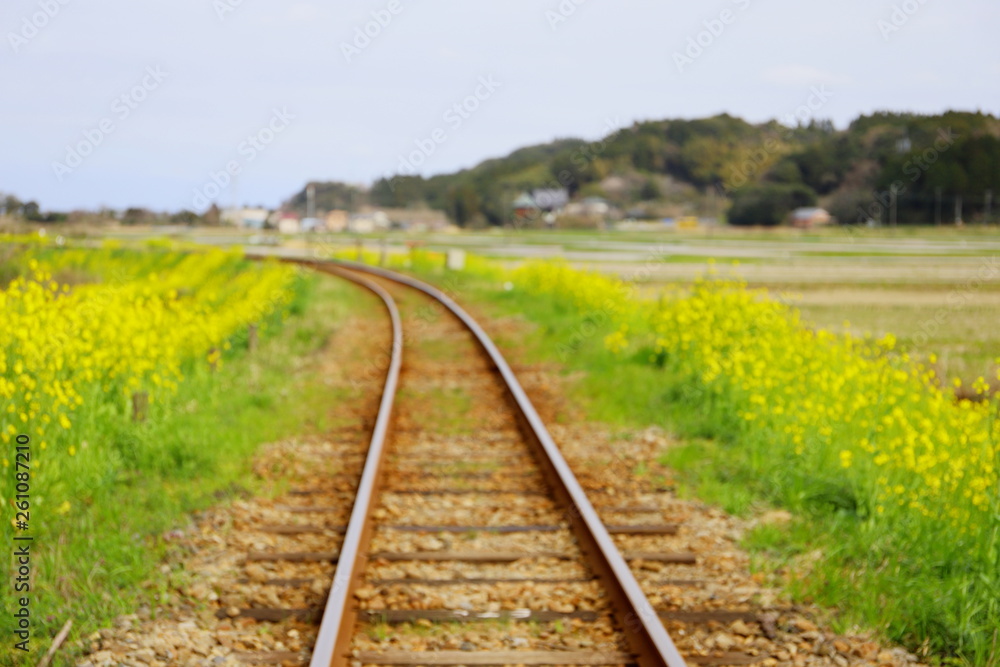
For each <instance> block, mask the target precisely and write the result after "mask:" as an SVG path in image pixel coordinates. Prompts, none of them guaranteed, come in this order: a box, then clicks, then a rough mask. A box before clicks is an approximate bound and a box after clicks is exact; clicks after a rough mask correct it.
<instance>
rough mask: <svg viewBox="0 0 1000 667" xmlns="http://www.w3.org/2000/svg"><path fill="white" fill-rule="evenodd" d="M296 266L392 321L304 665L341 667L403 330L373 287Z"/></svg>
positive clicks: (331, 269)
mask: <svg viewBox="0 0 1000 667" xmlns="http://www.w3.org/2000/svg"><path fill="white" fill-rule="evenodd" d="M301 263H302V264H304V265H307V266H311V267H312V268H315V269H317V270H319V271H323V272H324V273H331V274H334V275H337V276H340V277H342V278H346V279H347V280H350V281H352V282H355V283H357V284H358V285H361V286H362V287H364V288H366V289H369V290H371V291H372V292H374V293H375V294H376V295H377V296H378V297H379V298H380V299H382V303H383V304H385V307H386V310H387V311H388V312H389V317H390V319H391V320H392V355H391V359H390V362H389V369H388V371H387V373H386V379H385V386H384V388H383V390H382V401H381V403H380V404H379V411H378V417H377V418H376V420H375V428H374V429H372V437H371V442H370V444H369V446H368V456H367V457H366V459H365V467H364V470H363V471H362V472H361V482H360V484H359V485H358V493H357V497H356V498H355V500H354V507H353V508H352V509H351V518H350V520H349V521H348V524H347V531H346V533H345V534H344V543H343V546H341V548H340V556H339V559H338V561H339V562H338V565H337V571H336V573H335V575H334V579H333V586H332V587H331V588H330V594H329V596H328V597H327V600H326V608H325V610H324V611H323V621H322V623H321V624H320V629H319V635H318V637H317V638H316V646H315V648H314V649H313V657H312V661H311V662H310V663H309V664H310V665H311V666H312V667H327V666H328V665H330V664H332V663H334V662H339V663H341V664H346V662H347V655H346V648H345V649H343V650H341V649H342V647H347V646H349V645H350V643H351V634H352V632H353V630H354V623H355V620H356V616H357V613H356V611H355V608H354V605H353V604H352V602H353V596H354V590H355V589H356V587H357V584H358V581H359V579H360V577H361V576H362V574H363V569H364V562H365V559H366V557H367V554H368V548H369V544H370V543H371V530H372V509H374V508H373V503H374V501H375V498H376V497H377V495H378V487H379V482H380V480H381V471H382V464H383V462H384V461H385V444H386V436H387V435H388V432H389V425H390V421H391V419H392V409H393V403H394V401H395V397H396V388H397V386H398V384H399V371H400V368H401V366H402V363H403V327H402V321H401V320H400V317H399V310H398V309H397V308H396V302H395V301H393V299H392V296H391V295H390V294H389V293H388V292H386V291H385V290H384V289H382V287H380V286H379V285H377V284H375V283H373V282H372V281H370V280H366V279H365V278H362V277H360V276H357V275H355V274H353V273H349V272H347V271H342V270H340V269H338V268H337V267H335V266H332V265H329V264H322V263H319V262H301ZM338 652H339V654H338ZM337 659H339V660H337Z"/></svg>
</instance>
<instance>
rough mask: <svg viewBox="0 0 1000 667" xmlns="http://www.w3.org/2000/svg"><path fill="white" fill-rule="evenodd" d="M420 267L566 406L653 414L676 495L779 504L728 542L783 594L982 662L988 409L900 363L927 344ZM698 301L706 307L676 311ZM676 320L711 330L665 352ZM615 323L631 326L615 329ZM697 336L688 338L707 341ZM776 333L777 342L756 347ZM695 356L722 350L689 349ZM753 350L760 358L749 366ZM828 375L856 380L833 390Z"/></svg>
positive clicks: (988, 558) (990, 517)
mask: <svg viewBox="0 0 1000 667" xmlns="http://www.w3.org/2000/svg"><path fill="white" fill-rule="evenodd" d="M547 270H548V269H543V270H542V274H544V273H545V272H546V271H547ZM424 275H425V276H429V277H431V278H432V280H435V281H436V282H439V283H442V282H443V283H445V284H446V285H447V286H448V288H449V290H450V291H452V292H453V293H455V294H456V296H457V298H459V300H460V301H467V302H471V303H475V304H476V305H477V307H478V308H481V309H485V310H486V311H488V312H490V313H492V314H494V315H496V316H501V317H518V318H523V319H524V320H525V321H526V322H525V326H524V327H523V328H522V331H521V332H519V333H518V334H516V338H514V337H510V338H503V337H501V338H500V340H499V341H498V342H499V343H500V344H501V345H502V346H503V347H505V348H506V349H508V350H517V353H516V354H517V355H519V356H520V357H521V358H522V359H527V360H536V361H540V360H549V361H551V360H553V359H554V360H557V361H558V362H560V363H561V364H562V365H563V367H564V368H565V369H566V371H567V372H568V373H571V374H572V377H573V380H572V381H571V382H570V391H571V392H572V393H573V396H572V398H573V399H574V400H576V401H580V402H581V403H583V404H584V405H585V406H586V411H587V413H588V414H589V415H590V416H591V417H592V418H594V419H596V420H600V421H603V422H607V423H610V424H614V425H618V426H620V427H622V429H623V432H627V431H628V430H629V429H633V428H641V427H644V426H646V425H649V424H659V425H662V426H665V427H667V428H668V429H670V430H672V431H673V432H675V433H677V434H678V435H679V436H681V444H680V445H678V446H677V447H674V448H672V449H671V450H670V451H668V452H665V453H664V462H665V463H667V464H668V465H671V466H673V467H675V468H676V469H678V470H679V471H680V474H681V479H682V480H683V482H684V492H686V493H692V494H697V495H698V496H699V497H700V498H702V499H705V500H708V501H710V502H715V503H718V504H720V505H722V506H723V507H725V508H726V509H727V510H729V511H731V512H735V513H737V514H741V515H746V514H752V513H754V512H758V511H763V510H765V509H767V508H770V507H774V506H778V507H784V508H787V509H789V510H791V511H792V512H793V514H794V516H795V519H794V520H793V521H792V523H791V524H789V525H787V526H767V527H761V528H759V529H757V530H755V531H754V532H753V533H751V534H750V535H749V536H748V538H747V539H746V546H748V547H749V548H750V549H751V550H752V552H753V553H754V554H755V556H756V564H757V567H759V568H760V569H761V570H762V571H764V572H766V573H768V574H769V575H770V576H772V577H773V579H774V581H775V582H776V583H779V584H781V585H782V586H783V587H784V588H785V589H786V590H787V591H789V592H790V593H791V594H792V595H793V596H794V597H796V598H797V599H801V600H805V601H815V602H818V603H820V604H822V605H824V606H827V607H830V608H832V609H835V610H837V612H838V613H837V615H836V617H835V625H836V626H838V627H839V628H842V629H847V628H849V627H852V626H854V625H861V626H862V627H868V628H873V629H875V630H877V631H878V632H880V633H881V634H883V635H885V636H887V637H888V638H890V639H893V640H896V641H900V642H902V643H904V644H906V645H907V646H909V647H910V648H911V649H914V650H918V651H920V652H921V653H923V654H924V655H925V656H926V657H927V658H928V659H931V660H941V661H948V662H955V663H959V664H976V665H992V664H995V663H996V660H997V658H998V654H997V650H998V643H997V641H998V640H997V627H998V624H1000V579H998V576H997V574H998V570H997V553H998V549H997V540H998V527H1000V516H997V515H996V514H997V504H998V503H997V499H998V495H1000V494H998V491H997V488H996V470H997V469H998V468H1000V465H998V464H1000V461H997V460H991V459H990V458H989V457H990V454H992V455H993V456H994V457H996V456H997V451H998V448H997V444H996V430H997V429H996V423H995V421H994V420H995V414H996V413H995V407H996V406H995V404H993V405H992V406H991V407H990V410H994V411H993V412H992V413H989V414H988V413H987V412H986V411H985V408H982V409H981V408H974V407H973V406H972V405H971V404H968V403H966V404H963V405H956V404H955V403H954V399H953V398H951V397H950V394H949V393H948V391H949V390H948V389H947V388H945V389H944V391H941V390H939V389H935V388H933V387H932V386H930V385H929V384H928V382H929V380H928V377H929V376H927V374H926V369H924V370H920V371H918V370H917V362H915V361H914V360H912V359H910V358H908V357H907V356H906V353H907V352H912V353H914V354H916V353H920V354H922V355H928V354H929V352H930V351H929V350H926V349H924V350H903V351H900V350H898V349H897V350H891V349H890V348H892V347H894V345H893V343H892V341H891V340H890V339H883V341H882V343H881V345H879V344H876V343H875V341H869V342H867V343H866V342H863V341H860V340H854V341H853V342H847V339H843V338H842V337H839V336H832V335H830V336H827V335H821V336H815V335H813V334H810V333H808V330H807V329H806V327H804V326H803V325H801V324H797V323H796V322H795V316H794V313H793V312H792V311H790V310H788V309H786V308H784V307H778V308H777V309H776V310H770V307H768V308H765V310H763V311H758V310H756V309H757V306H756V305H754V303H755V301H754V299H745V298H744V297H745V296H746V295H742V296H740V295H738V294H737V296H738V298H737V300H736V301H733V302H728V301H727V300H726V299H727V298H728V297H726V298H721V296H720V295H719V294H715V295H713V294H711V293H710V294H708V295H707V296H705V298H704V299H703V300H701V301H697V300H696V301H691V299H690V296H691V294H690V291H689V290H688V289H685V290H684V291H682V292H679V293H675V294H674V295H673V296H672V297H671V298H669V299H667V300H666V301H664V302H661V304H660V306H659V307H656V308H652V307H651V308H652V310H646V311H645V312H641V313H639V314H638V315H636V312H637V311H635V310H633V308H632V306H623V305H622V304H617V305H614V306H612V307H611V308H604V307H602V306H599V305H598V306H595V305H594V304H598V303H600V298H599V297H598V299H597V300H596V301H594V302H593V303H592V304H591V305H590V306H588V305H586V301H587V299H586V298H583V299H578V298H577V296H575V295H578V294H579V293H580V292H586V291H587V289H588V288H587V283H588V282H589V279H588V278H587V277H586V276H583V275H581V274H578V273H577V274H572V273H571V274H567V275H564V276H561V277H560V278H557V279H556V280H555V283H558V284H555V285H554V286H548V287H547V286H545V285H540V283H541V282H544V280H545V276H544V275H535V276H529V277H527V278H525V277H524V276H522V278H521V279H520V280H519V279H518V278H517V277H513V283H514V287H513V289H510V290H505V289H503V288H501V287H500V285H501V281H502V280H504V279H505V278H508V277H510V276H504V277H502V278H500V279H499V280H498V279H497V277H496V276H494V277H492V278H490V279H485V280H484V279H479V278H475V277H474V276H470V275H466V276H463V277H460V278H455V277H445V276H443V275H442V274H440V273H437V274H435V273H427V272H426V270H425V271H424ZM560 281H562V282H561V283H560ZM598 291H599V290H598ZM723 292H725V290H723ZM736 292H737V293H738V292H739V290H736ZM722 296H724V294H723V295H722ZM581 304H583V305H581ZM677 304H684V307H683V308H678V306H677ZM706 304H707V305H708V306H711V307H713V308H714V309H715V312H710V313H707V312H702V313H698V311H697V310H685V308H691V307H695V306H699V307H702V306H706ZM640 310H642V309H640ZM686 315H691V316H693V317H694V318H695V319H694V320H692V321H701V322H702V324H703V323H704V321H705V319H706V318H707V319H708V320H711V321H712V322H713V323H714V324H715V325H717V326H716V327H714V328H717V329H719V330H720V331H722V332H723V334H724V338H725V339H724V340H719V341H715V342H714V343H713V344H712V345H708V344H706V345H700V342H699V341H698V340H690V341H686V343H685V344H689V345H691V346H692V348H691V351H690V353H683V352H682V350H683V347H682V343H681V339H682V338H683V337H684V332H685V328H684V327H677V326H674V325H675V324H676V320H677V319H678V318H681V317H685V316H686ZM744 315H745V316H746V317H748V318H750V319H746V320H745V321H740V320H739V317H741V316H744ZM730 316H732V317H735V318H737V319H736V320H734V321H728V319H727V318H729V317H730ZM754 318H756V319H754ZM623 322H627V323H628V324H630V326H631V327H632V330H630V331H628V332H627V333H626V334H624V335H623V336H621V335H618V334H620V332H621V329H620V326H621V324H622V323H623ZM727 322H728V323H727ZM734 325H735V326H734ZM714 328H710V329H706V328H705V327H704V326H702V325H694V326H691V331H692V332H694V333H695V334H696V336H703V337H704V338H706V339H708V338H711V337H712V333H711V331H712V330H714ZM743 332H748V334H747V335H744V333H743ZM778 334H780V336H785V337H787V340H782V339H781V338H780V337H779V338H775V339H774V340H771V342H770V343H769V344H765V343H766V342H767V339H768V337H772V336H776V335H778ZM755 336H756V337H755ZM657 337H660V338H662V343H661V342H660V341H657ZM758 339H759V340H758ZM625 341H627V342H628V343H629V347H627V348H621V345H620V344H621V343H622V342H625ZM761 341H764V342H763V343H762V342H761ZM609 346H610V347H612V348H615V347H617V348H619V349H620V351H621V353H620V354H618V355H616V354H614V353H612V351H611V350H609ZM702 348H707V349H710V350H711V351H713V352H721V351H724V352H725V353H724V354H718V355H716V357H704V356H699V355H700V354H702V353H703V352H704V349H702ZM765 353H766V354H771V355H774V356H772V358H769V359H767V360H766V364H765V365H764V367H761V366H758V365H755V364H754V357H755V355H761V354H765ZM796 353H798V354H802V355H804V356H802V357H799V358H797V359H795V358H792V357H794V355H795V354H796ZM728 355H733V356H734V357H737V358H739V357H740V356H743V357H744V363H742V365H739V366H736V367H734V370H736V371H739V372H741V373H744V374H748V373H749V375H747V376H746V377H744V378H743V379H744V380H745V382H743V383H742V384H741V383H738V382H730V381H728V380H727V379H726V377H725V375H726V374H725V373H723V377H722V378H721V379H720V378H719V377H717V376H716V377H712V375H713V369H712V368H708V367H710V366H712V364H714V363H715V362H716V360H718V361H721V362H723V363H727V362H728V361H729V359H728V358H727V357H728ZM785 357H788V358H785ZM693 359H694V360H697V363H694V362H692V360H693ZM796 364H801V367H797V366H796ZM824 364H825V365H826V366H830V365H831V364H841V365H840V366H838V367H836V368H827V367H824ZM772 367H773V368H776V369H778V371H775V372H774V373H770V371H769V370H768V369H769V368H772ZM748 369H749V370H748ZM715 370H718V369H715ZM779 371H780V372H779ZM796 371H797V372H798V375H797V376H796ZM831 371H832V372H831ZM754 373H756V374H754ZM838 374H846V375H854V376H857V377H858V378H861V379H859V380H857V381H855V382H847V383H845V384H843V385H839V384H838V377H839V376H840V375H838ZM796 377H798V378H799V380H798V381H795V378H796ZM706 378H708V379H706ZM862 380H863V381H862ZM776 382H777V385H775V383H776ZM994 400H995V399H994ZM859 401H860V402H859ZM897 408H898V410H899V411H898V412H897V411H896V409H897ZM786 410H787V411H788V412H794V413H795V414H791V415H789V414H787V413H786V412H785V411H786ZM925 410H926V411H928V412H927V413H926V414H925V413H924V411H925ZM931 411H934V412H935V414H930V412H931ZM973 414H974V416H975V418H973ZM991 414H992V416H990V415H991ZM848 416H849V417H850V420H853V421H851V422H850V423H847V421H848V419H847V418H848ZM928 417H930V418H932V419H933V420H934V421H932V423H931V425H928V424H927V418H928ZM969 419H972V420H973V421H975V424H976V426H974V427H969V426H968V424H967V423H966V420H969ZM968 423H972V422H968ZM925 427H926V428H928V429H931V430H932V431H933V432H931V431H928V432H927V433H926V434H925V433H922V432H921V429H922V428H925ZM934 429H937V430H934ZM923 435H927V436H929V438H923V437H922V436H923ZM970 436H971V437H972V440H971V441H967V440H966V438H968V437H970ZM963 443H964V444H963ZM935 451H936V452H938V455H939V458H937V459H936V458H934V457H933V456H932V454H933V453H934V452H935ZM949 466H957V468H956V470H959V471H960V472H961V474H956V473H950V472H949ZM904 485H905V486H904ZM967 491H968V493H967Z"/></svg>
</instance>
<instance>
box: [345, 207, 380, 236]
mask: <svg viewBox="0 0 1000 667" xmlns="http://www.w3.org/2000/svg"><path fill="white" fill-rule="evenodd" d="M386 229H389V216H387V215H386V214H385V213H384V212H382V211H373V212H371V213H355V214H354V215H352V216H351V217H350V219H349V220H348V221H347V231H349V232H351V233H352V234H371V233H372V232H377V231H383V230H386Z"/></svg>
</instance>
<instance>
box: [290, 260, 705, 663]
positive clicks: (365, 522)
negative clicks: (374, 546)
mask: <svg viewBox="0 0 1000 667" xmlns="http://www.w3.org/2000/svg"><path fill="white" fill-rule="evenodd" d="M286 261H292V262H295V263H298V264H303V265H306V266H310V267H312V268H315V269H318V270H320V271H324V272H326V273H333V274H335V275H339V276H342V277H344V278H347V279H349V280H352V281H354V282H356V283H358V284H361V285H363V286H365V287H367V288H368V289H371V290H372V291H373V292H375V293H376V294H378V295H379V296H380V297H381V298H382V300H383V301H384V302H385V304H386V307H387V308H388V309H389V312H390V314H391V316H392V321H393V340H394V342H393V354H392V364H391V365H390V371H389V376H388V377H387V382H386V387H385V390H384V392H383V396H382V405H383V408H385V410H384V411H382V412H380V413H379V418H378V421H377V423H376V428H375V431H374V432H373V435H372V445H371V448H370V450H369V455H368V459H367V461H366V463H365V468H364V472H363V473H362V478H361V486H360V488H359V491H358V498H357V500H356V501H355V505H354V508H353V510H352V513H351V519H350V523H349V524H348V530H347V536H346V539H345V542H344V547H343V549H342V550H341V557H340V559H339V564H338V568H337V573H336V577H335V580H334V584H333V588H332V590H331V592H330V596H329V599H328V601H327V605H326V611H325V613H324V616H323V621H322V625H321V628H320V634H319V639H318V640H317V643H316V647H315V650H314V653H313V658H312V662H311V663H310V664H311V666H312V667H327V666H328V665H344V664H347V662H348V659H349V656H348V654H347V651H348V648H349V645H350V641H351V635H352V633H353V630H354V621H355V612H354V611H353V609H352V600H351V597H352V595H353V590H354V587H355V585H356V583H357V581H358V579H359V577H360V576H361V569H362V568H363V565H364V559H365V555H366V553H367V547H368V541H369V539H370V533H371V518H370V509H371V503H372V500H373V498H374V495H375V493H376V491H377V487H378V473H379V470H380V469H381V465H382V459H383V458H384V457H383V454H384V438H385V434H386V432H387V428H388V421H389V417H388V414H389V412H390V411H391V408H392V395H393V393H394V392H395V388H396V384H397V380H398V372H399V365H400V362H401V349H402V332H401V328H400V323H399V313H398V311H397V310H396V308H395V304H394V303H393V301H392V297H391V296H390V295H389V294H388V293H387V292H385V290H383V289H382V288H381V287H379V286H378V285H376V284H374V283H372V282H371V281H368V280H365V279H364V278H360V277H359V276H357V275H356V273H355V272H361V273H367V274H369V275H374V276H378V277H380V278H384V279H387V280H390V281H393V282H395V283H398V284H401V285H406V286H408V287H411V288H413V289H416V290H418V291H420V292H423V293H424V294H426V295H428V296H430V297H431V298H433V299H435V300H437V301H438V302H440V303H441V304H442V305H444V306H445V307H446V308H447V309H448V310H449V311H451V313H452V314H454V315H455V316H456V317H457V318H458V319H459V320H460V321H461V322H462V323H463V324H464V325H465V326H466V327H467V328H468V329H469V331H470V332H472V334H473V335H474V336H475V338H476V341H477V343H478V344H479V346H480V347H481V348H482V349H483V351H484V352H485V353H486V354H487V356H488V357H489V358H490V360H491V362H492V363H493V365H494V367H495V368H496V370H497V372H498V373H499V374H500V376H501V377H502V378H503V380H504V383H505V387H506V389H507V392H508V396H509V398H510V400H511V402H512V405H513V406H514V407H515V409H516V412H517V414H518V419H519V421H520V423H521V427H522V432H523V434H524V435H525V436H526V437H527V439H528V440H529V441H530V442H531V443H532V444H533V445H534V446H535V451H536V455H537V458H538V460H539V462H540V464H541V466H542V469H543V470H544V471H545V472H546V476H547V478H548V481H549V484H550V486H551V488H552V489H553V491H554V492H555V493H556V495H557V496H558V497H559V498H560V500H561V501H562V502H563V504H564V506H565V507H567V508H569V513H568V517H569V520H570V524H571V526H572V528H573V531H574V534H575V536H576V538H577V540H578V542H579V544H580V547H581V549H582V550H583V552H584V554H585V555H586V556H587V557H588V560H589V561H590V562H591V564H592V565H593V566H594V569H595V571H596V572H597V574H598V575H599V576H600V578H601V579H602V582H603V583H604V585H605V587H606V588H607V590H608V591H609V593H610V594H611V600H612V603H613V604H614V607H615V610H616V612H617V615H618V619H619V622H620V623H621V626H622V630H623V632H624V633H625V636H626V638H627V640H628V642H629V647H630V649H631V651H632V652H633V654H634V655H635V656H636V661H637V663H638V664H639V665H641V666H642V667H654V666H655V667H685V665H686V663H685V662H684V659H683V658H682V657H681V655H680V653H679V652H678V651H677V648H676V647H675V646H674V643H673V641H672V640H671V639H670V636H669V635H668V634H667V631H666V630H665V629H664V627H663V624H662V623H661V621H660V619H659V617H658V615H657V613H656V611H655V610H654V608H653V606H652V605H651V604H650V603H649V600H648V599H647V598H646V595H645V593H644V592H643V591H642V589H641V588H640V586H639V583H638V582H637V581H636V579H635V576H634V575H633V574H632V571H631V569H629V566H628V563H626V561H625V559H624V558H623V557H622V555H621V553H620V552H619V551H618V547H617V546H616V545H615V543H614V541H613V540H612V538H611V535H610V534H609V532H608V529H607V528H606V527H605V525H604V523H603V522H602V521H601V519H600V517H599V516H598V514H597V512H596V510H595V509H594V507H593V505H591V503H590V500H589V499H588V498H587V495H586V492H585V491H584V490H583V488H582V487H581V486H580V483H579V482H578V481H577V479H576V475H574V474H573V471H572V470H571V469H570V467H569V464H568V463H567V462H566V459H565V458H564V457H563V455H562V452H561V451H560V450H559V447H558V445H557V444H556V443H555V441H554V440H553V439H552V436H551V435H550V434H549V432H548V429H547V428H546V427H545V424H544V423H543V422H542V419H541V417H540V416H539V415H538V412H537V411H536V410H535V407H534V405H532V403H531V400H530V399H529V398H528V395H527V393H525V391H524V389H523V388H522V387H521V384H520V382H518V380H517V377H516V376H515V375H514V372H513V371H512V370H511V368H510V366H509V364H508V363H507V361H506V359H504V357H503V355H502V354H501V352H500V350H499V349H498V348H497V347H496V345H495V344H494V343H493V341H492V340H491V339H490V337H489V335H488V334H487V333H486V332H485V331H484V330H483V329H482V327H480V326H479V324H478V323H477V322H476V321H475V320H474V319H473V318H472V317H471V316H470V315H469V314H468V313H466V312H465V310H463V309H462V308H461V306H459V305H458V304H457V303H456V302H455V301H454V300H452V299H451V298H450V297H449V296H448V295H447V294H445V293H444V292H443V291H441V290H439V289H437V288H435V287H432V286H431V285H428V284H426V283H424V282H422V281H419V280H416V279H414V278H411V277H409V276H405V275H402V274H398V273H394V272H392V271H387V270H385V269H380V268H375V267H370V266H366V265H363V264H357V263H353V262H341V261H334V260H331V261H325V262H320V261H314V260H299V261H296V260H288V259H286ZM343 269H348V270H349V271H344V270H343ZM390 381H391V384H390ZM345 568H346V570H347V571H343V570H345Z"/></svg>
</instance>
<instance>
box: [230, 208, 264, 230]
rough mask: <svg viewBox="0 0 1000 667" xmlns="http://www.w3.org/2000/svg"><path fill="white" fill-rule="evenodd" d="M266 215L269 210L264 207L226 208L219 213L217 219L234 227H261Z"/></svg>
mask: <svg viewBox="0 0 1000 667" xmlns="http://www.w3.org/2000/svg"><path fill="white" fill-rule="evenodd" d="M268 215H270V211H268V210H267V209H266V208H227V209H223V210H222V212H221V213H220V214H219V221H220V222H221V223H222V224H224V225H232V226H234V227H243V228H246V229H263V228H264V225H265V224H266V223H267V218H268Z"/></svg>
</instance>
